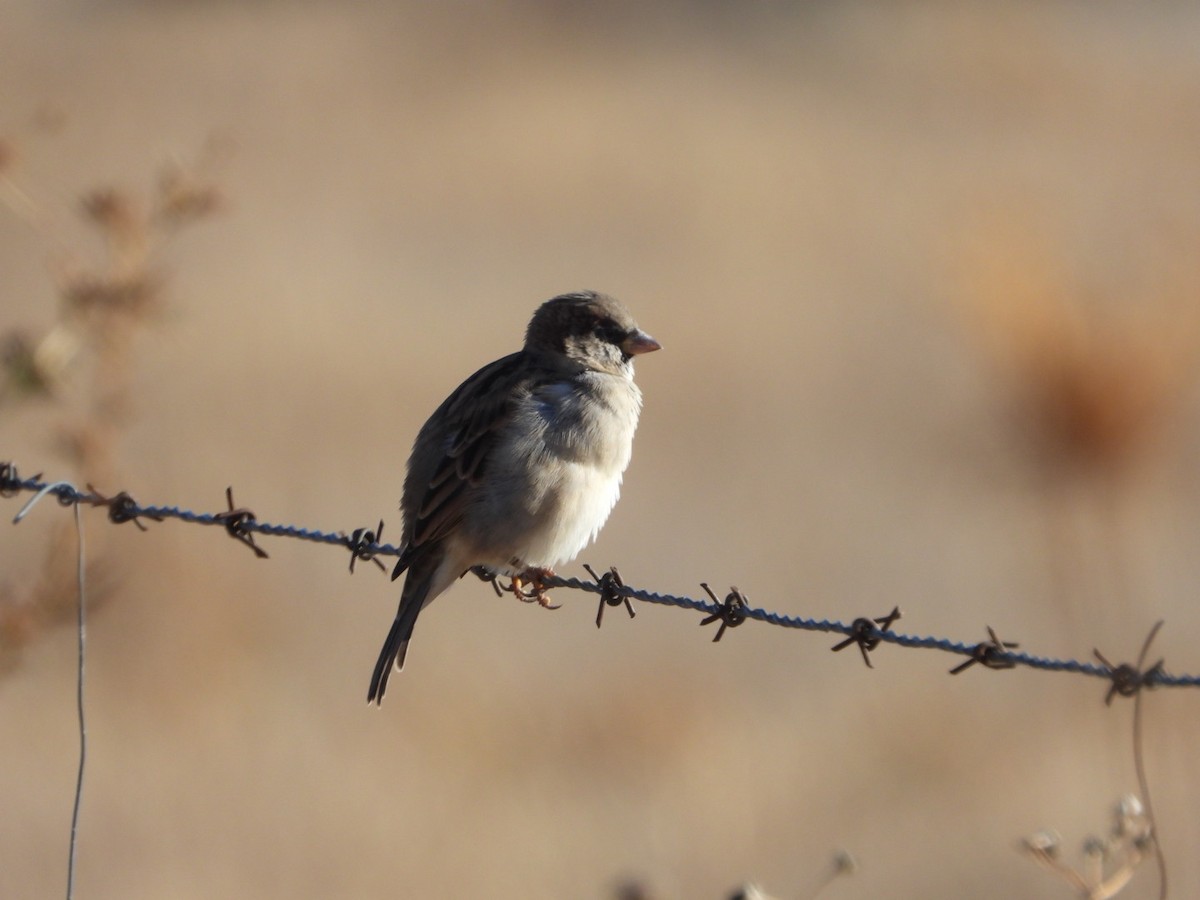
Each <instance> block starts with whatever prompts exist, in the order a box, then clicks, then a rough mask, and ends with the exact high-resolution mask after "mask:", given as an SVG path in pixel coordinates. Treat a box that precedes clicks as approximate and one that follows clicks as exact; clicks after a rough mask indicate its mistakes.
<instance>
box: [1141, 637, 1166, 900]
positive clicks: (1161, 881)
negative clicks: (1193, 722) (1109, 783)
mask: <svg viewBox="0 0 1200 900" xmlns="http://www.w3.org/2000/svg"><path fill="white" fill-rule="evenodd" d="M1162 626H1163V622H1162V619H1159V620H1158V621H1157V622H1156V623H1155V624H1154V627H1153V628H1151V629H1150V633H1149V634H1148V635H1146V642H1145V643H1144V644H1142V652H1141V654H1140V655H1139V656H1138V671H1139V672H1144V671H1145V665H1146V656H1147V654H1148V653H1149V652H1150V645H1151V644H1152V643H1153V642H1154V638H1155V636H1156V635H1157V634H1158V630H1159V629H1160V628H1162ZM1145 693H1146V692H1145V691H1144V690H1140V691H1138V692H1137V693H1136V694H1135V695H1134V697H1133V767H1134V770H1135V771H1136V772H1137V780H1138V790H1140V791H1141V792H1142V803H1143V804H1144V805H1145V807H1146V818H1147V819H1148V820H1149V822H1150V838H1151V840H1152V841H1153V842H1154V861H1155V863H1156V864H1157V865H1158V897H1159V900H1166V898H1167V858H1166V856H1165V855H1163V849H1162V842H1161V841H1160V840H1159V835H1158V820H1157V819H1156V818H1155V816H1154V806H1153V804H1152V803H1151V801H1150V780H1149V779H1148V778H1147V777H1146V760H1145V754H1144V752H1143V750H1142V697H1143V695H1144V694H1145Z"/></svg>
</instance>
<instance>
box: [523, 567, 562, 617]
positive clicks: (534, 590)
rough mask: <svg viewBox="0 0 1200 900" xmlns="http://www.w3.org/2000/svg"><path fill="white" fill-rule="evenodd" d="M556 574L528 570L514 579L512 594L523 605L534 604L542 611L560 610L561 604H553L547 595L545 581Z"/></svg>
mask: <svg viewBox="0 0 1200 900" xmlns="http://www.w3.org/2000/svg"><path fill="white" fill-rule="evenodd" d="M553 574H554V571H553V570H551V569H526V570H525V571H524V572H522V573H521V574H519V575H514V576H513V579H512V592H513V593H514V594H516V595H517V599H518V600H520V601H521V602H522V603H534V602H536V603H537V604H538V606H540V607H542V609H558V608H559V607H560V606H562V604H561V603H551V602H550V595H549V594H547V593H546V586H545V585H544V584H543V583H542V582H543V580H544V579H546V578H549V577H550V576H551V575H553Z"/></svg>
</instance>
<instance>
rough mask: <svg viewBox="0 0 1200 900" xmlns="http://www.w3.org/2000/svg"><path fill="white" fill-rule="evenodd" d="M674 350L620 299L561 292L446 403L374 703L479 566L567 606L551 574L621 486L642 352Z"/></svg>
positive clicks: (423, 476)
mask: <svg viewBox="0 0 1200 900" xmlns="http://www.w3.org/2000/svg"><path fill="white" fill-rule="evenodd" d="M661 348H662V345H661V344H659V342H658V341H656V340H655V339H654V338H652V337H651V336H650V335H649V334H647V333H646V332H644V331H643V330H642V329H641V328H639V327H638V325H637V323H636V322H635V321H634V319H633V316H632V315H631V314H630V313H629V311H628V310H627V309H626V308H625V306H624V305H623V304H622V303H621V302H620V301H618V300H616V299H615V298H613V297H611V296H609V295H607V294H603V293H598V292H596V291H577V292H574V293H568V294H561V295H559V296H557V297H554V298H552V299H550V300H547V301H546V302H545V303H543V304H541V306H539V307H538V308H537V310H536V311H535V312H534V314H533V317H532V318H531V319H530V321H529V325H528V327H527V328H526V330H525V342H524V346H523V347H522V349H520V350H518V351H517V352H516V353H512V354H509V355H508V356H505V357H502V358H501V359H498V360H496V361H495V362H492V363H489V364H488V365H486V366H484V367H483V368H482V369H480V370H479V371H478V372H476V373H475V374H474V375H472V376H471V377H470V378H468V379H467V380H466V381H464V382H463V383H462V384H460V385H459V386H458V387H457V388H456V389H455V390H454V391H453V392H452V393H451V394H450V396H448V397H447V398H446V399H445V400H444V401H443V402H442V404H441V406H439V407H438V408H437V409H436V410H435V411H434V412H433V414H432V415H431V416H430V417H429V419H428V421H426V422H425V424H424V425H423V426H422V427H421V430H420V431H419V432H418V433H417V437H416V440H415V441H414V443H413V448H412V453H411V455H410V457H409V460H408V469H407V474H406V475H405V478H404V489H403V494H402V499H401V501H400V509H401V512H402V514H403V518H404V533H403V536H402V540H401V542H400V548H401V549H400V558H399V561H398V562H397V563H396V567H395V570H394V571H393V573H392V579H393V580H395V579H397V578H399V577H400V575H401V574H404V576H405V578H404V586H403V588H402V589H401V592H400V606H399V609H398V610H397V611H396V618H395V620H394V621H393V622H392V627H391V630H390V631H389V632H388V636H387V639H386V640H385V641H384V643H383V648H382V650H380V653H379V660H378V661H377V662H376V664H375V670H374V672H373V673H372V675H371V686H370V690H369V692H368V694H367V703H368V704H371V703H374V704H376V705H377V706H378V705H381V704H382V702H383V695H384V693H385V692H386V690H387V685H388V679H389V677H390V676H391V673H392V672H393V671H399V670H401V669H403V668H404V661H405V656H406V654H407V651H408V643H409V639H410V638H411V637H412V633H413V626H414V625H415V624H416V621H417V616H418V615H419V614H420V612H421V610H422V609H424V608H425V607H426V606H428V605H429V603H430V602H431V601H432V600H433V599H434V598H435V597H437V596H439V595H440V594H442V593H443V592H444V591H445V590H446V589H447V588H449V587H450V586H451V585H452V584H453V583H454V582H455V581H456V580H458V579H459V578H461V577H462V576H463V575H465V574H466V573H467V572H468V571H474V572H476V573H477V574H480V575H481V576H483V577H493V578H494V577H495V576H498V575H506V576H509V577H511V578H512V580H513V584H512V589H513V592H514V593H516V595H517V596H518V597H519V598H520V599H522V600H526V601H528V602H532V601H534V600H536V601H538V602H539V603H540V604H541V605H542V606H546V607H548V608H553V607H552V606H551V605H550V604H549V603H548V602H547V597H546V593H545V590H544V587H543V585H542V580H543V579H545V578H546V577H547V576H549V575H552V574H553V573H554V569H555V568H556V567H557V566H561V565H563V564H564V563H567V562H569V561H571V560H572V559H574V558H575V557H576V556H577V555H578V554H579V552H580V551H581V550H583V548H584V547H586V546H587V545H588V544H589V543H590V542H591V541H592V540H594V539H595V537H596V535H597V534H598V533H599V531H600V528H601V527H602V526H603V525H604V523H605V521H606V520H607V519H608V516H609V513H611V512H612V509H613V507H614V506H615V505H616V502H617V498H618V496H619V494H620V489H621V478H622V476H623V474H624V472H625V469H626V467H627V466H628V465H629V460H630V456H631V454H632V450H633V436H634V432H635V430H636V429H637V424H638V418H639V416H640V413H641V409H642V393H641V391H640V390H639V389H638V387H637V385H636V384H634V381H633V360H634V357H637V356H641V355H642V354H644V353H650V352H652V351H654V350H659V349H661ZM527 585H528V586H529V587H530V588H531V589H530V590H527V589H526V586H527Z"/></svg>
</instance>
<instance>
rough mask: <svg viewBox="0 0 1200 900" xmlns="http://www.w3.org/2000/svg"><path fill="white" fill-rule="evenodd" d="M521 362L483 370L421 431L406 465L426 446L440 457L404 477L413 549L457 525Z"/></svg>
mask: <svg viewBox="0 0 1200 900" xmlns="http://www.w3.org/2000/svg"><path fill="white" fill-rule="evenodd" d="M523 359H524V354H523V353H513V354H511V355H509V356H506V357H504V358H503V359H498V360H496V361H495V362H494V363H491V364H490V365H487V366H484V367H483V368H482V369H480V370H479V371H478V372H476V373H475V374H474V375H472V376H471V377H470V378H468V379H467V380H466V381H464V382H463V383H462V384H461V385H460V386H459V387H458V388H457V389H456V390H455V391H454V393H453V394H451V395H450V396H449V397H447V398H446V400H445V402H444V403H442V405H441V407H439V408H438V411H437V412H435V413H434V414H433V416H431V417H430V420H429V422H428V423H426V426H425V428H422V429H421V433H420V434H419V435H418V436H417V448H416V449H414V451H413V460H414V462H413V464H411V465H414V466H415V464H416V462H417V460H418V458H419V457H421V456H423V455H424V454H425V453H428V452H429V451H428V450H427V446H428V445H429V444H430V443H432V444H433V445H434V446H436V447H444V448H445V451H444V452H443V453H442V454H441V455H440V456H437V457H436V459H434V460H432V461H430V462H425V463H424V465H423V466H422V469H423V470H424V471H418V470H417V469H416V468H413V469H412V471H410V472H409V479H408V480H407V481H406V484H405V498H404V504H403V506H404V510H405V514H406V515H409V516H412V517H413V521H411V522H409V523H406V524H407V525H409V534H408V544H409V546H410V547H411V548H412V549H414V550H415V549H416V548H417V547H419V546H421V545H422V544H428V543H430V542H432V541H436V540H438V539H439V538H441V537H444V536H445V535H446V534H447V533H449V532H450V531H451V530H452V529H453V528H454V526H455V525H457V524H458V522H459V521H460V520H461V519H462V515H463V506H464V502H465V500H466V498H467V489H468V488H469V487H471V486H472V485H474V484H476V483H478V480H479V478H480V477H481V476H482V474H483V470H484V467H485V466H486V464H487V457H488V453H489V451H490V450H491V447H492V443H493V438H494V437H495V435H496V432H497V431H498V430H499V428H500V427H501V426H503V425H504V424H505V423H506V422H508V420H509V418H510V417H511V415H512V406H513V400H514V394H515V391H516V387H517V384H518V383H519V381H520V380H521V378H522V377H523V374H524V370H523V368H522V361H523ZM439 420H440V421H439ZM410 494H411V496H410Z"/></svg>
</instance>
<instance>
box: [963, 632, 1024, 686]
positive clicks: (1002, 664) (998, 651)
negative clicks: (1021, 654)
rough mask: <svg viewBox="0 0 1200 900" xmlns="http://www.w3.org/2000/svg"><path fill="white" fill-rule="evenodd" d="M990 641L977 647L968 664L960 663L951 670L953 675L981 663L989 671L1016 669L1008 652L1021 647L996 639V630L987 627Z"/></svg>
mask: <svg viewBox="0 0 1200 900" xmlns="http://www.w3.org/2000/svg"><path fill="white" fill-rule="evenodd" d="M987 633H988V638H989V640H986V641H981V642H980V643H978V644H976V645H975V649H974V650H972V651H971V658H970V659H968V660H967V661H966V662H963V663H959V664H958V665H957V666H955V667H954V668H953V669H951V670H950V674H951V675H957V674H958V673H959V672H965V671H966V670H967V669H969V668H971V666H973V665H975V664H976V663H979V664H980V665H981V666H983V667H984V668H987V669H1014V668H1016V665H1017V664H1016V663H1015V662H1013V660H1012V658H1011V657H1010V656H1009V655H1008V653H1007V652H1006V651H1008V650H1015V649H1017V648H1018V647H1020V646H1021V645H1020V644H1018V643H1016V642H1014V641H1002V640H1000V638H998V637H996V629H994V628H992V626H991V625H989V626H988V627H987Z"/></svg>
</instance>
